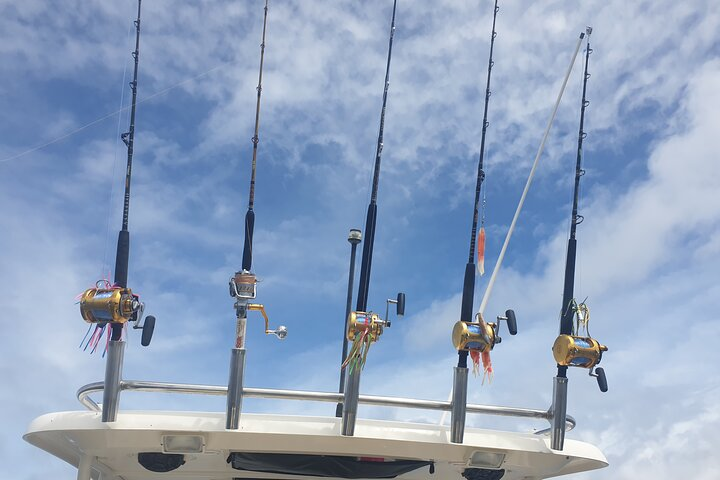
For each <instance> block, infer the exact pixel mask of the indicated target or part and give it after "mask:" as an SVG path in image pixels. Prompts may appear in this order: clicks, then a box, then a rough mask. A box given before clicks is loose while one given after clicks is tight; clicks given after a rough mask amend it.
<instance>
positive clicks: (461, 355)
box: [458, 0, 500, 368]
mask: <svg viewBox="0 0 720 480" xmlns="http://www.w3.org/2000/svg"><path fill="white" fill-rule="evenodd" d="M498 10H500V7H498V4H497V0H495V8H494V10H493V21H492V33H491V35H490V55H489V57H488V68H487V81H486V84H485V106H484V109H483V124H482V134H481V135H480V154H479V158H478V170H477V181H476V184H475V202H474V204H473V220H472V228H471V230H470V252H469V253H468V261H467V264H466V265H465V277H464V279H463V292H462V303H461V309H460V320H461V321H463V322H468V323H469V322H472V317H473V314H472V309H473V296H474V294H475V242H476V240H477V225H478V214H479V204H480V191H481V190H482V184H483V181H484V180H485V171H484V170H483V163H484V159H485V137H486V134H487V128H488V126H490V123H489V122H488V119H487V118H488V104H489V103H490V94H491V92H490V76H491V74H492V69H493V66H494V65H495V62H494V61H493V49H494V47H495V37H497V32H496V31H495V22H496V20H497V12H498ZM467 357H468V351H467V350H459V351H458V367H461V368H467Z"/></svg>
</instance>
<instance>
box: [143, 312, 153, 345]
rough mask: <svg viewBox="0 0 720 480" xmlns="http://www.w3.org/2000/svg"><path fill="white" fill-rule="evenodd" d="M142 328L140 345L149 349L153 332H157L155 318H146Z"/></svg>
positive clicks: (149, 316) (150, 316)
mask: <svg viewBox="0 0 720 480" xmlns="http://www.w3.org/2000/svg"><path fill="white" fill-rule="evenodd" d="M140 328H142V336H141V337H140V345H142V346H143V347H147V346H148V345H150V342H151V341H152V336H153V332H155V317H154V316H152V315H148V316H147V317H145V322H143V326H142V327H140Z"/></svg>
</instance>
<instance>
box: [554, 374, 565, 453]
mask: <svg viewBox="0 0 720 480" xmlns="http://www.w3.org/2000/svg"><path fill="white" fill-rule="evenodd" d="M567 388H568V379H567V377H555V382H554V383H553V402H552V407H551V409H550V414H551V417H550V426H551V429H550V448H552V449H553V450H562V449H563V444H564V443H565V429H566V424H565V417H566V415H567Z"/></svg>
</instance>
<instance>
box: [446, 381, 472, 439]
mask: <svg viewBox="0 0 720 480" xmlns="http://www.w3.org/2000/svg"><path fill="white" fill-rule="evenodd" d="M467 389H468V369H467V367H455V374H454V376H453V394H452V410H450V441H451V442H452V443H463V438H464V436H465V416H466V414H467Z"/></svg>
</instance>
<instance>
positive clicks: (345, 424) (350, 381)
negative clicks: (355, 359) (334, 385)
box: [342, 366, 360, 437]
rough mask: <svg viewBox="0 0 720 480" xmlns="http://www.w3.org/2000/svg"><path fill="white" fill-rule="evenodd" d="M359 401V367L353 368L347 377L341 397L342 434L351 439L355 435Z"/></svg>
mask: <svg viewBox="0 0 720 480" xmlns="http://www.w3.org/2000/svg"><path fill="white" fill-rule="evenodd" d="M359 400H360V367H358V366H355V368H354V369H353V371H352V373H350V375H348V376H347V380H346V382H345V392H344V397H343V411H342V434H343V435H345V436H347V437H352V436H353V435H354V434H355V421H356V420H357V409H358V402H359Z"/></svg>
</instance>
